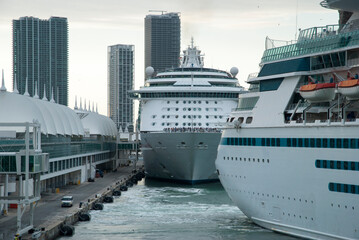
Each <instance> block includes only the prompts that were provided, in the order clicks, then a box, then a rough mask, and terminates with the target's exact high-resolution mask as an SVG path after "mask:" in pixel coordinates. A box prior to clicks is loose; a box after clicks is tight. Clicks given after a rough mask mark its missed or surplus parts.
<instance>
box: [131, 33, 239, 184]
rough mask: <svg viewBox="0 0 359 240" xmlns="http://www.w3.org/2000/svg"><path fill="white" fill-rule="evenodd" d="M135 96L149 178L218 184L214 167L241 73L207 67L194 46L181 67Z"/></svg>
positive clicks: (157, 78) (153, 79)
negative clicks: (222, 129)
mask: <svg viewBox="0 0 359 240" xmlns="http://www.w3.org/2000/svg"><path fill="white" fill-rule="evenodd" d="M153 72H154V69H153V68H152V67H148V68H147V69H146V74H147V75H148V76H150V78H148V79H147V81H146V86H145V87H142V88H141V89H140V90H135V91H132V92H131V93H130V95H131V96H132V97H133V98H138V99H140V118H141V123H140V130H141V144H142V154H143V159H144V166H145V171H146V174H147V176H149V177H152V178H158V179H164V180H172V181H178V182H183V183H190V184H194V183H199V182H206V181H214V180H218V175H217V172H216V167H215V163H214V162H215V159H216V156H217V148H218V144H219V140H220V138H221V126H220V125H221V124H223V123H224V122H225V121H226V119H227V117H228V114H229V113H230V112H231V111H232V109H234V108H235V107H236V106H237V102H238V95H239V94H240V93H242V91H243V88H242V87H240V86H239V83H238V80H237V78H236V74H237V73H238V69H237V68H235V67H234V68H232V69H231V71H230V72H231V73H227V72H225V71H221V70H216V69H211V68H204V67H203V56H202V55H201V51H200V50H198V49H197V47H195V46H193V40H192V45H191V46H189V47H188V49H187V50H185V51H183V56H182V60H181V66H180V67H179V68H176V69H172V70H168V71H165V72H161V73H158V74H157V75H155V76H152V75H153Z"/></svg>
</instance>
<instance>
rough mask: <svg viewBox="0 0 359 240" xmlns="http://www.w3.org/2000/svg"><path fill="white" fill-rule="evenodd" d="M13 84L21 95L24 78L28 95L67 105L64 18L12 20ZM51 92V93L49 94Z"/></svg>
mask: <svg viewBox="0 0 359 240" xmlns="http://www.w3.org/2000/svg"><path fill="white" fill-rule="evenodd" d="M12 31H13V33H12V34H13V84H15V80H16V83H17V87H18V90H19V92H20V93H21V94H23V93H24V92H25V85H26V78H27V79H28V92H29V94H30V96H33V95H34V94H35V88H36V87H37V93H38V95H39V96H40V98H43V97H44V96H43V95H44V88H46V89H45V90H46V95H47V96H46V98H48V99H50V98H54V100H55V101H56V102H57V103H60V104H63V105H67V104H68V23H67V18H62V17H51V18H50V19H49V20H42V19H38V18H34V17H21V18H20V19H19V20H13V29H12ZM52 93H53V94H52Z"/></svg>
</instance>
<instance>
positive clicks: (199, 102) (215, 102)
mask: <svg viewBox="0 0 359 240" xmlns="http://www.w3.org/2000/svg"><path fill="white" fill-rule="evenodd" d="M173 102H174V101H173ZM180 102H181V101H176V104H179V103H180ZM205 102H206V104H209V103H210V102H212V101H205ZM213 102H214V104H217V103H218V102H217V101H213ZM170 103H171V101H167V104H170ZM182 103H183V104H186V103H188V104H191V103H194V104H197V103H198V104H201V103H202V101H201V100H198V101H196V100H193V101H191V100H188V101H182Z"/></svg>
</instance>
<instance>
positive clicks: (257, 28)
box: [0, 0, 338, 115]
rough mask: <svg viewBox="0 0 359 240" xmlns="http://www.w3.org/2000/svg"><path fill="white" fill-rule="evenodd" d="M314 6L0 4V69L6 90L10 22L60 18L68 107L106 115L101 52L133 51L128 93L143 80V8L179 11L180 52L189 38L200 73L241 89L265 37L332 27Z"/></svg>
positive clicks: (248, 2) (3, 0)
mask: <svg viewBox="0 0 359 240" xmlns="http://www.w3.org/2000/svg"><path fill="white" fill-rule="evenodd" d="M319 3H320V0H272V1H269V0H131V1H129V0H126V1H125V0H101V1H100V0H98V1H95V0H31V1H30V0H0V68H1V69H4V71H5V83H6V87H7V89H8V90H12V79H11V75H12V74H11V72H12V34H11V33H12V22H11V21H12V19H18V18H20V17H23V16H34V17H37V18H40V19H48V18H50V17H51V16H60V17H67V18H68V25H69V107H71V108H73V107H74V102H75V100H74V99H75V96H77V97H78V99H79V98H80V97H81V98H82V99H86V100H87V102H88V101H89V100H90V101H91V105H92V102H95V103H98V108H99V112H100V113H102V114H104V115H107V46H110V45H115V44H132V45H135V88H136V89H138V88H139V87H140V86H142V85H143V82H144V18H145V16H146V15H147V14H149V10H164V11H168V12H180V13H181V51H182V50H183V49H185V48H186V47H187V45H189V44H190V41H191V37H192V36H193V38H194V43H195V45H196V46H198V47H199V49H200V50H202V53H204V54H205V58H204V64H205V67H213V68H219V69H221V70H227V71H229V69H230V68H231V67H233V66H235V67H238V68H239V74H238V79H239V81H240V84H241V85H244V86H245V85H246V84H245V81H246V79H247V76H248V74H250V73H252V72H258V70H259V68H258V64H259V62H260V58H261V57H262V54H263V51H264V47H265V38H266V36H269V37H270V38H272V39H278V40H294V38H295V35H296V29H298V28H301V29H305V28H309V27H313V26H323V25H327V24H336V23H337V22H338V13H337V12H336V11H333V10H328V9H325V8H322V7H321V6H320V5H319Z"/></svg>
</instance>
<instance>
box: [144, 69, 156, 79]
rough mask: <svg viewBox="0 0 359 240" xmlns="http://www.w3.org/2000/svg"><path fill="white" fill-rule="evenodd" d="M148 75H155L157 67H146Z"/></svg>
mask: <svg viewBox="0 0 359 240" xmlns="http://www.w3.org/2000/svg"><path fill="white" fill-rule="evenodd" d="M145 72H146V76H148V77H151V76H152V75H153V73H154V72H155V69H153V67H151V66H149V67H146V70H145Z"/></svg>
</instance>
